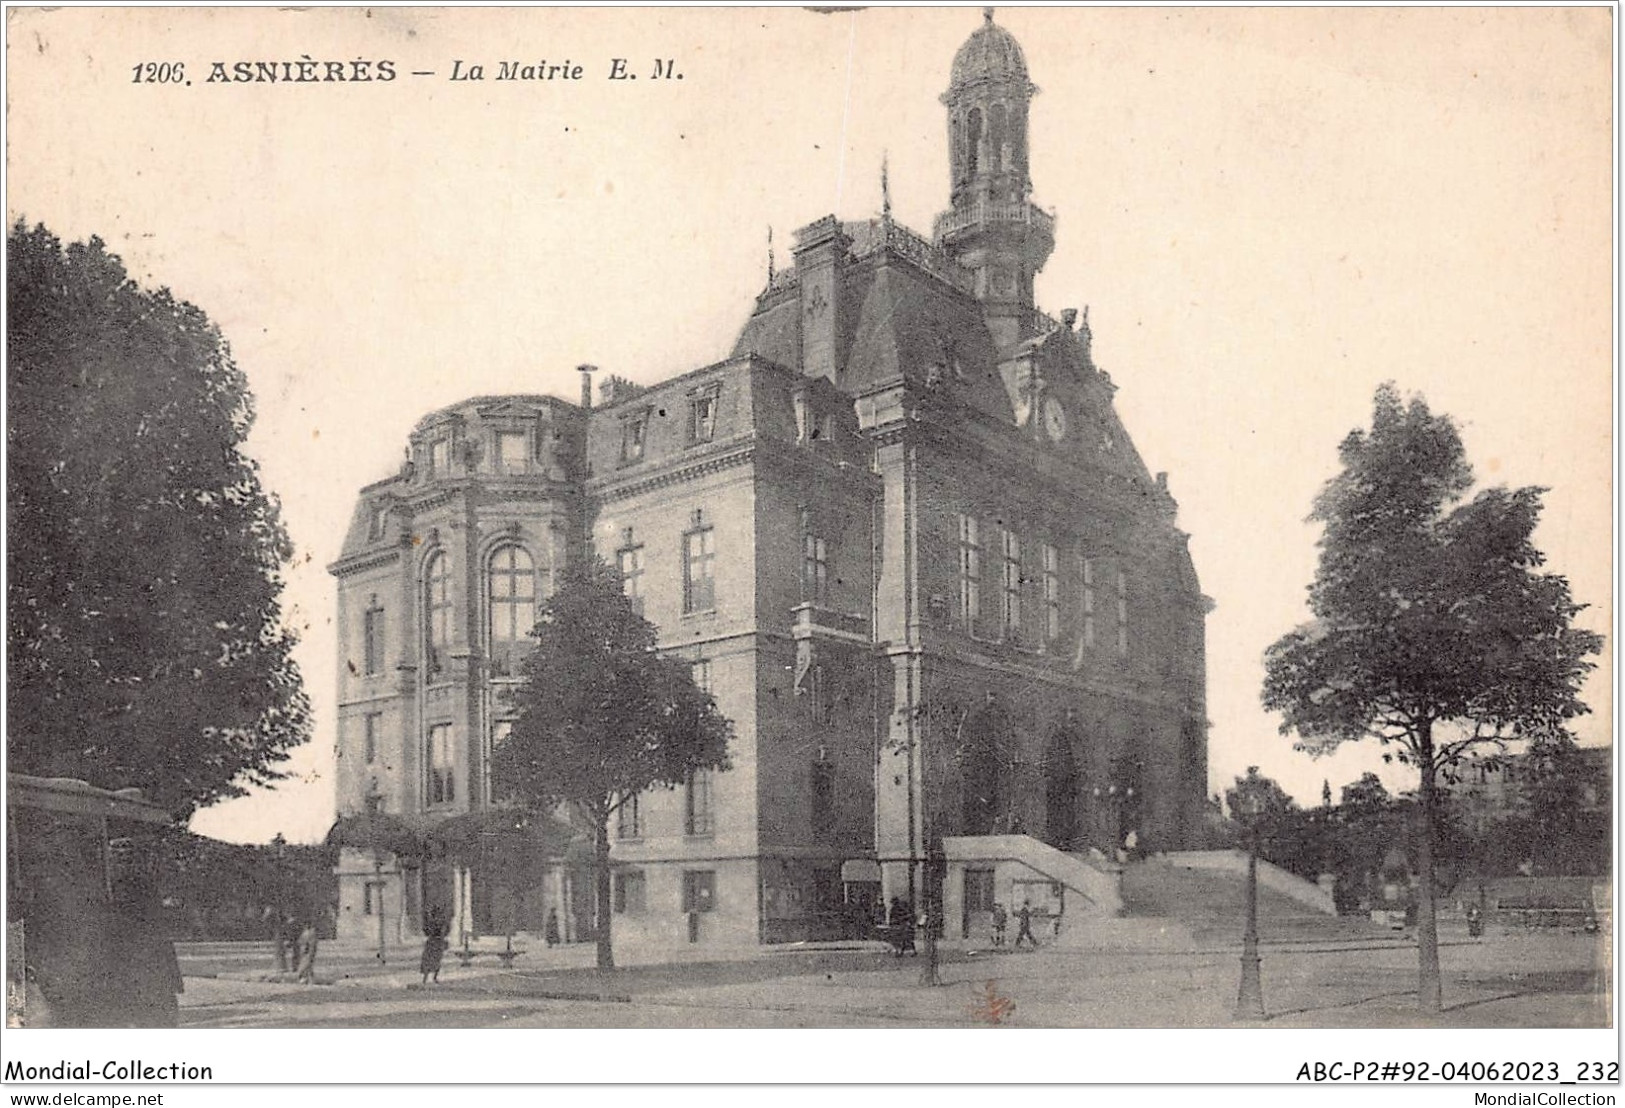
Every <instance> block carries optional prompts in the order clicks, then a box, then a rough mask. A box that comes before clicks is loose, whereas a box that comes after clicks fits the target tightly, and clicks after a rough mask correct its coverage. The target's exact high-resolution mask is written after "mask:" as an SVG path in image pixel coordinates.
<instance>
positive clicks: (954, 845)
mask: <svg viewBox="0 0 1625 1108" xmlns="http://www.w3.org/2000/svg"><path fill="white" fill-rule="evenodd" d="M942 846H943V851H944V853H946V854H947V856H948V860H949V861H950V862H1019V863H1020V864H1022V865H1024V866H1026V867H1027V868H1028V869H1030V870H1032V871H1034V872H1035V873H1037V874H1038V875H1039V876H1041V877H1045V878H1048V879H1049V880H1051V881H1058V882H1060V883H1061V884H1062V885H1064V886H1066V887H1067V888H1069V889H1071V890H1073V891H1074V892H1076V893H1077V894H1078V895H1080V896H1082V897H1084V898H1085V899H1087V900H1089V901H1090V902H1091V903H1092V904H1093V905H1094V911H1095V912H1098V913H1101V914H1104V915H1109V916H1115V915H1116V914H1117V913H1118V912H1119V911H1120V910H1121V909H1122V907H1123V897H1122V893H1121V892H1120V889H1119V881H1120V877H1119V874H1118V872H1117V870H1116V868H1115V867H1107V868H1102V867H1100V866H1097V865H1095V864H1094V863H1093V862H1086V861H1084V860H1082V859H1080V858H1078V857H1075V856H1074V855H1071V854H1067V853H1065V852H1064V851H1060V850H1056V849H1055V848H1054V847H1053V846H1049V845H1048V844H1046V843H1041V842H1039V841H1038V840H1037V839H1034V838H1032V837H1031V836H1028V835H977V836H967V837H953V836H950V837H948V838H944V839H943V840H942Z"/></svg>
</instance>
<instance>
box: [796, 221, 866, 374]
mask: <svg viewBox="0 0 1625 1108" xmlns="http://www.w3.org/2000/svg"><path fill="white" fill-rule="evenodd" d="M851 247H852V240H851V239H850V238H848V237H847V235H846V233H845V232H844V231H843V230H841V223H840V221H839V220H838V219H836V218H835V217H834V216H832V215H827V216H825V217H824V218H823V219H819V220H815V221H814V222H812V223H809V224H807V226H805V227H803V228H801V229H800V230H799V231H797V232H796V246H795V259H796V272H798V273H800V274H801V372H802V373H804V374H806V375H807V376H808V377H827V378H829V380H831V381H834V380H836V379H837V378H838V377H839V376H840V372H841V370H842V369H844V368H845V363H846V351H845V350H844V349H842V345H843V344H842V330H843V329H842V327H841V320H840V313H841V280H840V278H841V269H842V268H843V266H844V265H845V262H846V256H847V251H848V250H850V249H851Z"/></svg>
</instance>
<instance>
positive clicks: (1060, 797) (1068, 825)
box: [1043, 730, 1083, 850]
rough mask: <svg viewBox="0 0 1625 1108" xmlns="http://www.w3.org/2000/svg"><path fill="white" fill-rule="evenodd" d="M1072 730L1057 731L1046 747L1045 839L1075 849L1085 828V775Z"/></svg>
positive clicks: (1044, 764) (1059, 848) (1061, 848)
mask: <svg viewBox="0 0 1625 1108" xmlns="http://www.w3.org/2000/svg"><path fill="white" fill-rule="evenodd" d="M1072 746H1073V736H1072V734H1071V732H1069V731H1065V730H1062V731H1056V732H1055V733H1054V734H1053V735H1051V736H1050V739H1049V743H1048V744H1047V745H1046V746H1045V747H1044V762H1043V773H1044V841H1045V842H1047V843H1049V844H1050V845H1051V846H1053V847H1055V848H1057V849H1058V850H1073V849H1075V848H1076V847H1077V845H1078V840H1079V838H1080V837H1081V836H1082V832H1083V820H1082V812H1081V806H1082V803H1083V799H1082V798H1083V775H1082V774H1081V773H1080V772H1079V771H1078V762H1077V758H1076V756H1075V755H1074V754H1073V751H1072Z"/></svg>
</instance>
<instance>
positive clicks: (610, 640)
mask: <svg viewBox="0 0 1625 1108" xmlns="http://www.w3.org/2000/svg"><path fill="white" fill-rule="evenodd" d="M533 634H534V636H535V639H536V646H535V649H534V650H532V651H531V652H530V653H529V654H528V655H526V658H525V661H524V663H523V666H522V670H521V672H522V674H523V677H524V681H523V682H522V683H521V684H520V686H519V687H518V688H517V689H516V690H515V691H514V693H513V694H512V701H511V703H512V704H513V705H514V706H515V707H517V708H518V709H519V717H518V718H517V719H516V720H515V721H514V725H513V731H512V733H511V734H510V735H509V736H508V738H507V740H506V741H505V742H504V743H503V744H502V745H501V746H499V747H498V748H497V749H496V750H495V751H494V752H493V756H492V771H493V778H494V780H495V782H496V790H497V792H498V793H499V795H500V796H501V797H503V798H505V799H511V800H513V801H515V802H518V803H520V804H523V805H525V806H527V807H529V808H532V809H534V810H542V811H552V810H554V809H555V808H556V807H558V806H559V805H561V804H562V805H566V806H567V808H568V810H571V811H573V813H574V814H575V815H576V816H577V817H578V818H579V819H580V821H581V822H582V823H583V824H584V825H585V826H586V827H588V828H590V829H591V830H592V833H593V843H594V858H595V860H596V865H595V871H594V882H595V884H596V892H597V905H598V928H597V932H598V967H599V968H600V969H606V970H607V969H612V968H613V967H614V965H615V957H614V952H613V950H612V948H611V945H610V926H609V921H610V883H609V819H610V816H612V815H613V814H614V813H615V812H616V811H617V810H618V809H619V808H620V806H621V805H622V804H625V803H626V802H627V801H629V800H631V799H632V798H633V797H635V796H637V795H638V794H639V793H641V792H645V791H647V790H649V789H653V788H668V789H669V788H675V787H677V786H678V785H681V784H683V783H684V782H685V781H687V780H688V779H689V777H690V775H691V774H693V773H694V772H695V771H697V770H713V769H718V770H720V769H727V768H728V741H729V739H730V737H731V734H732V726H731V725H730V724H729V722H728V720H727V719H725V718H724V717H723V716H722V715H721V714H719V713H718V711H717V707H716V702H715V701H713V700H712V699H711V694H710V693H707V692H705V691H704V690H702V689H700V688H699V687H697V686H696V685H695V684H694V679H693V676H692V674H691V673H690V670H689V666H688V663H687V662H685V661H682V660H681V659H678V658H673V657H668V656H664V655H662V654H660V653H659V652H658V651H657V650H656V637H657V632H656V630H655V628H654V626H653V625H652V624H651V623H649V622H648V621H647V620H645V619H644V618H643V617H642V616H641V615H639V614H638V612H637V611H636V609H634V608H633V607H632V603H631V601H630V600H628V599H627V597H626V595H625V594H624V592H623V591H622V587H621V579H620V576H619V574H617V573H616V571H615V570H613V569H611V568H610V567H609V566H607V565H605V564H604V562H603V561H602V560H601V559H597V558H594V559H591V560H589V561H587V562H585V563H584V564H582V565H580V566H577V567H575V568H573V569H571V570H570V571H569V572H567V573H566V574H565V576H564V579H563V581H562V583H561V585H560V588H559V590H558V591H557V592H556V593H554V594H553V596H552V598H551V599H550V600H548V601H547V603H546V604H545V605H543V607H542V610H541V613H540V620H539V622H538V623H537V625H536V630H535V631H534V632H533Z"/></svg>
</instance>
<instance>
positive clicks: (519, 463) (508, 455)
mask: <svg viewBox="0 0 1625 1108" xmlns="http://www.w3.org/2000/svg"><path fill="white" fill-rule="evenodd" d="M497 465H498V467H499V468H500V469H501V471H502V472H503V473H524V472H525V471H526V470H528V469H529V468H530V436H529V435H526V434H525V433H524V432H523V431H498V432H497Z"/></svg>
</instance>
